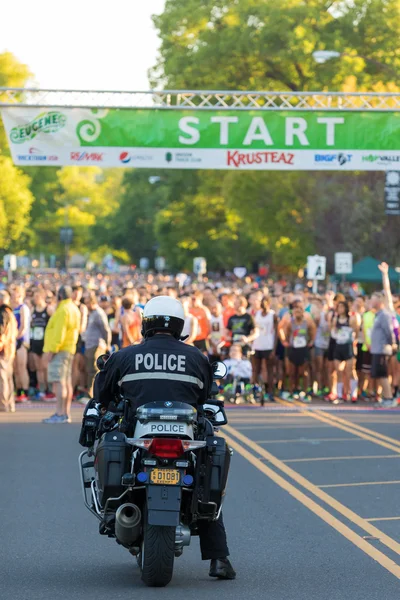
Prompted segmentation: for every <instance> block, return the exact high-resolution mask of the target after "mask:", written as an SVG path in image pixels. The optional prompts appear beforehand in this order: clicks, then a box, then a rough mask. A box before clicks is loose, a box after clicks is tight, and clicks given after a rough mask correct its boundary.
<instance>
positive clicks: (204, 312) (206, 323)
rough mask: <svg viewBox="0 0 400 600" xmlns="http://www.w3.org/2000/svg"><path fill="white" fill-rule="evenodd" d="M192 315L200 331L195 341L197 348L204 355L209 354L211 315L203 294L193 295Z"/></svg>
mask: <svg viewBox="0 0 400 600" xmlns="http://www.w3.org/2000/svg"><path fill="white" fill-rule="evenodd" d="M189 312H190V314H191V315H193V316H194V317H196V319H197V322H198V327H199V331H198V334H197V337H196V339H195V341H194V345H195V346H196V348H198V349H199V350H201V352H203V353H204V354H207V352H208V339H209V337H210V333H211V313H210V311H209V310H208V308H207V307H206V306H204V304H203V294H202V293H201V292H200V291H199V290H197V291H195V292H194V293H193V294H192V308H191V309H190V311H189Z"/></svg>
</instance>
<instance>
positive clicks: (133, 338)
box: [121, 296, 142, 348]
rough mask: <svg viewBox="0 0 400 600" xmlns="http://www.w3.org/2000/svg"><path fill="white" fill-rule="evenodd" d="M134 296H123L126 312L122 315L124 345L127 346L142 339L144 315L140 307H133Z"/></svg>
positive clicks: (123, 305)
mask: <svg viewBox="0 0 400 600" xmlns="http://www.w3.org/2000/svg"><path fill="white" fill-rule="evenodd" d="M132 306H133V298H132V297H131V296H125V297H124V298H122V307H123V309H124V314H123V315H122V317H121V328H122V347H123V348H126V347H127V346H131V345H132V344H138V343H139V342H140V341H141V340H142V334H141V329H142V317H141V314H140V310H139V309H138V308H134V309H132Z"/></svg>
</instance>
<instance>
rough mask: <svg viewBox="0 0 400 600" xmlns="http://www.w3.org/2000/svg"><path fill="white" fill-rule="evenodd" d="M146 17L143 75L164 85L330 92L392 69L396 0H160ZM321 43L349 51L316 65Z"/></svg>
mask: <svg viewBox="0 0 400 600" xmlns="http://www.w3.org/2000/svg"><path fill="white" fill-rule="evenodd" d="M154 23H155V25H156V27H157V29H158V30H159V33H160V36H161V40H162V43H161V49H160V57H159V61H158V64H157V66H156V67H155V69H153V71H152V72H151V78H152V81H153V82H154V83H155V84H157V83H159V82H160V81H162V82H163V83H164V84H165V87H167V88H169V89H185V88H187V89H218V90H268V89H279V90H292V91H298V90H312V91H314V90H324V89H325V90H326V89H330V90H338V89H342V88H343V87H345V86H346V85H348V79H349V78H350V77H351V78H353V76H354V77H355V78H356V81H357V85H358V86H360V85H361V86H363V85H367V86H369V87H370V88H371V87H372V86H373V85H376V84H381V82H384V83H387V82H391V81H392V80H393V76H394V72H396V70H397V72H398V70H399V67H400V54H399V53H398V52H397V51H395V50H394V48H393V40H396V39H399V34H400V4H399V2H398V1H397V0H369V1H368V2H365V0H353V1H352V2H331V1H329V0H308V1H307V2H304V1H303V0H280V2H259V1H258V0H240V1H236V2H232V1H229V2H228V1H227V0H203V1H202V2H198V1H197V0H167V2H166V6H165V11H164V13H163V14H162V15H160V16H156V17H154ZM324 49H328V50H336V51H338V52H341V53H345V54H348V55H350V56H348V57H346V58H343V57H342V58H341V59H336V60H331V61H329V62H327V63H325V64H322V65H317V64H316V62H315V60H314V58H313V56H312V53H313V52H314V51H315V50H324ZM351 55H353V56H354V55H358V56H361V57H366V58H367V59H368V60H365V59H363V58H352V57H351ZM379 63H384V64H386V65H387V67H386V68H385V67H382V66H381V65H380V64H379Z"/></svg>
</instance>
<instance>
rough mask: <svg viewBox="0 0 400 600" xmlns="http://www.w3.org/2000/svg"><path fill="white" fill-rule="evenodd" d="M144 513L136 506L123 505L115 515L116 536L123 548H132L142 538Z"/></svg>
mask: <svg viewBox="0 0 400 600" xmlns="http://www.w3.org/2000/svg"><path fill="white" fill-rule="evenodd" d="M141 521H142V513H141V512H140V508H139V507H138V506H136V504H130V503H126V504H122V506H120V507H119V508H118V510H117V512H116V514H115V536H116V538H117V540H118V541H119V542H121V544H122V545H123V546H131V545H132V544H133V543H134V542H136V540H137V539H138V538H139V536H140V531H141Z"/></svg>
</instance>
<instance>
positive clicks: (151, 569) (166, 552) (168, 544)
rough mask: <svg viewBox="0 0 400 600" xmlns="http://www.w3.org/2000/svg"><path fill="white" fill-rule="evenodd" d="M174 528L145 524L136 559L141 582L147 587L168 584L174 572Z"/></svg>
mask: <svg viewBox="0 0 400 600" xmlns="http://www.w3.org/2000/svg"><path fill="white" fill-rule="evenodd" d="M175 529H176V528H175V527H167V526H158V525H149V524H148V523H145V525H144V530H143V542H142V547H141V551H140V555H139V557H138V563H139V567H140V570H141V572H142V581H143V582H144V583H145V584H146V585H148V586H149V587H164V586H166V585H168V584H169V582H170V581H171V579H172V574H173V571H174V558H175Z"/></svg>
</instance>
